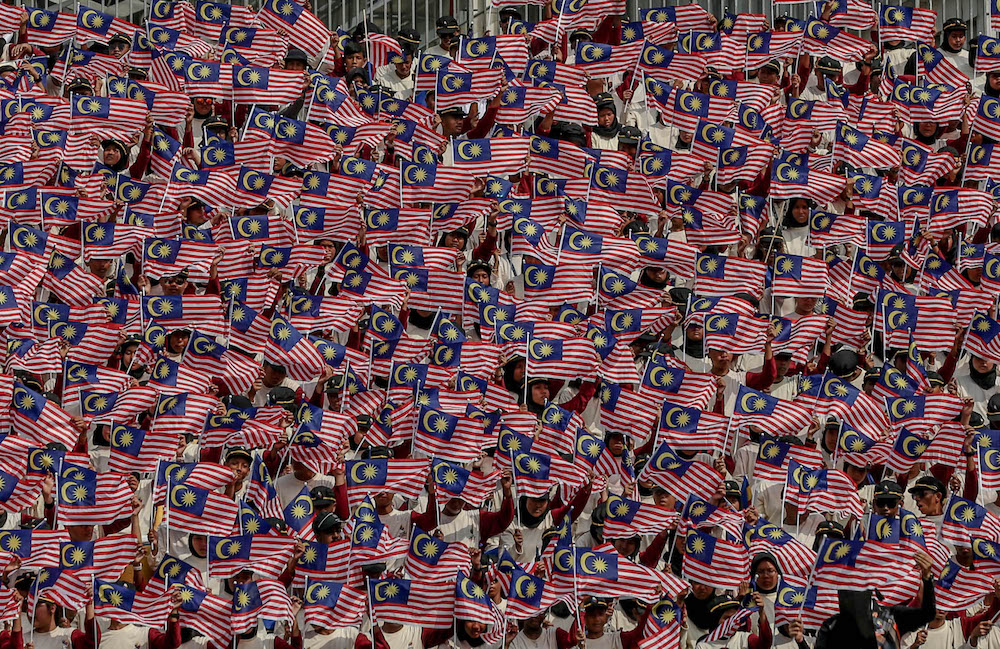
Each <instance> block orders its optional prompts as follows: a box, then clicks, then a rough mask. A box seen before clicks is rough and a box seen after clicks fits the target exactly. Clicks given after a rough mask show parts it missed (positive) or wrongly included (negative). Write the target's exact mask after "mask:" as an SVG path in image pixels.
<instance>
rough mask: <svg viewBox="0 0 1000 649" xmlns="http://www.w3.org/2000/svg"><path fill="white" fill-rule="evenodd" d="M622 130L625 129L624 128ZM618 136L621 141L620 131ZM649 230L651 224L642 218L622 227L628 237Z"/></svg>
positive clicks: (623, 233) (623, 232)
mask: <svg viewBox="0 0 1000 649" xmlns="http://www.w3.org/2000/svg"><path fill="white" fill-rule="evenodd" d="M626 128H629V127H626ZM622 130H624V129H622ZM618 137H619V141H621V134H620V133H619V136H618ZM648 232H649V224H648V223H646V222H645V221H643V220H642V219H632V220H631V221H629V222H628V223H626V224H625V227H623V228H622V236H623V237H627V236H629V235H630V234H633V233H639V234H642V233H648Z"/></svg>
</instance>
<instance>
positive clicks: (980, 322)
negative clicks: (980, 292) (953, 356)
mask: <svg viewBox="0 0 1000 649" xmlns="http://www.w3.org/2000/svg"><path fill="white" fill-rule="evenodd" d="M997 334H1000V322H997V321H996V320H994V319H993V318H991V317H989V316H988V315H986V314H984V313H981V312H978V311H977V312H976V313H975V315H973V316H972V322H971V323H970V324H969V333H968V335H967V336H966V339H965V348H966V350H967V351H968V352H969V353H970V354H973V355H975V356H977V357H979V358H982V359H986V360H991V361H993V362H995V363H1000V339H998V338H997Z"/></svg>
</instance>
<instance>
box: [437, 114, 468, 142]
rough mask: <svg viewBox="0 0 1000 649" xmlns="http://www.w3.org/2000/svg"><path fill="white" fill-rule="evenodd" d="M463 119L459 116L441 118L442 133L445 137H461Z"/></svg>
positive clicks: (443, 116)
mask: <svg viewBox="0 0 1000 649" xmlns="http://www.w3.org/2000/svg"><path fill="white" fill-rule="evenodd" d="M462 121H463V120H462V118H461V117H458V116H457V115H442V116H441V132H442V133H443V134H444V136H445V137H453V136H455V135H460V134H461V131H462Z"/></svg>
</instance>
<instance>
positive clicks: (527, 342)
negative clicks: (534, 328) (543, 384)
mask: <svg viewBox="0 0 1000 649" xmlns="http://www.w3.org/2000/svg"><path fill="white" fill-rule="evenodd" d="M529 356H531V333H530V332H529V333H528V335H527V338H526V339H525V341H524V407H525V408H527V407H528V357H529Z"/></svg>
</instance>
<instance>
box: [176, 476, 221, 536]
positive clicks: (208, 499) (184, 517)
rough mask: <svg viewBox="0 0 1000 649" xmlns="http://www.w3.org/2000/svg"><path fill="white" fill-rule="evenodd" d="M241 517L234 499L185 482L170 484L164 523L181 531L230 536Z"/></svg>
mask: <svg viewBox="0 0 1000 649" xmlns="http://www.w3.org/2000/svg"><path fill="white" fill-rule="evenodd" d="M238 514H239V506H238V505H237V504H236V503H235V502H234V501H233V499H232V498H229V497H227V496H223V495H221V494H218V493H215V492H213V491H209V490H208V489H202V488H200V487H195V486H190V485H187V484H185V483H183V482H182V483H180V484H173V485H171V487H170V491H169V494H168V496H167V512H166V513H165V514H164V517H165V520H166V523H165V524H167V525H169V526H170V527H172V528H175V529H177V530H179V531H181V532H187V533H189V534H204V533H206V532H207V533H210V534H228V533H229V532H231V531H232V529H233V527H234V525H235V524H236V516H237V515H238Z"/></svg>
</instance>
